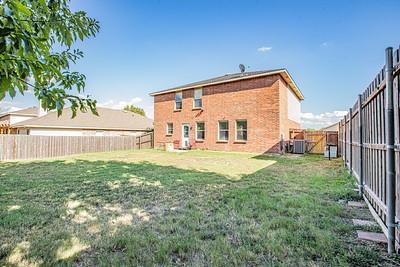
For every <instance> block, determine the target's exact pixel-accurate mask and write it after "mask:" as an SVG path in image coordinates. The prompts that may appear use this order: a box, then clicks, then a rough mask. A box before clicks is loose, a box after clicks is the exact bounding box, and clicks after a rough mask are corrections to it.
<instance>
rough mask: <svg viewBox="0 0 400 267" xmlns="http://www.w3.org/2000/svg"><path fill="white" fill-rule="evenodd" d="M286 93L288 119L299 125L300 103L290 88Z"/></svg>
mask: <svg viewBox="0 0 400 267" xmlns="http://www.w3.org/2000/svg"><path fill="white" fill-rule="evenodd" d="M287 92H288V93H287V94H288V100H287V103H288V118H289V120H292V121H295V122H298V123H300V114H301V102H300V100H299V99H298V98H297V96H296V95H295V94H294V93H293V91H292V90H291V89H290V88H288V89H287Z"/></svg>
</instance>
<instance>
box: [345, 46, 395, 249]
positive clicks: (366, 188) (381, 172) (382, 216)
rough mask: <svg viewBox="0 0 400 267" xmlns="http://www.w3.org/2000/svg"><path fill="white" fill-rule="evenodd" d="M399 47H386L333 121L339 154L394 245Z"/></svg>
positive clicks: (391, 245) (392, 246) (391, 244)
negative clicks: (374, 71)
mask: <svg viewBox="0 0 400 267" xmlns="http://www.w3.org/2000/svg"><path fill="white" fill-rule="evenodd" d="M399 83H400V52H399V49H396V50H395V51H394V53H393V49H392V48H387V49H386V63H385V66H384V67H383V68H382V69H381V70H380V71H379V73H378V75H377V76H376V77H375V79H374V80H373V81H372V82H371V84H370V85H369V86H368V87H367V89H366V90H365V91H364V92H363V93H362V94H360V95H359V96H358V99H357V101H356V103H355V104H354V106H353V107H352V108H350V109H349V113H348V114H347V115H346V116H345V117H344V119H343V120H342V121H341V122H340V125H339V143H340V145H341V146H340V149H339V151H340V153H341V155H342V158H343V160H344V162H345V165H346V166H347V168H348V169H349V171H350V173H351V174H352V175H354V177H355V178H356V180H357V182H358V185H359V192H360V195H361V196H362V197H363V198H364V200H365V201H366V203H367V204H368V207H369V209H370V210H371V213H372V214H373V215H374V217H375V219H376V220H377V222H378V223H379V225H380V226H381V228H382V230H383V232H384V233H385V235H386V237H387V238H388V252H389V253H392V252H394V251H395V250H396V249H398V248H399V241H400V231H399V228H398V224H397V222H398V218H399V217H400V170H399V168H400V150H399V148H400V136H399V132H400V121H399Z"/></svg>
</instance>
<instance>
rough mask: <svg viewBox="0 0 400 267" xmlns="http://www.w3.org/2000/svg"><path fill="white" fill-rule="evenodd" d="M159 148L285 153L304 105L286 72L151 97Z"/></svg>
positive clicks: (220, 80) (239, 76) (228, 78)
mask: <svg viewBox="0 0 400 267" xmlns="http://www.w3.org/2000/svg"><path fill="white" fill-rule="evenodd" d="M150 95H151V96H153V97H154V141H155V146H156V147H161V146H163V145H164V144H165V143H174V144H175V147H179V148H190V147H191V148H195V149H209V150H223V151H247V152H258V153H264V152H279V149H280V145H279V144H280V140H281V138H283V139H285V140H286V139H287V138H288V136H289V129H290V128H299V127H300V110H301V109H300V105H301V101H302V100H303V99H304V97H303V95H302V93H301V92H300V90H299V89H298V88H297V86H296V84H295V82H294V81H293V79H292V78H291V76H290V74H289V72H288V71H287V70H286V69H278V70H269V71H255V72H243V73H236V74H227V75H224V76H220V77H216V78H212V79H208V80H203V81H200V82H195V83H190V84H186V85H183V86H179V87H175V88H171V89H167V90H163V91H158V92H154V93H151V94H150Z"/></svg>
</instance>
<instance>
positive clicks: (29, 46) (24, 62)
mask: <svg viewBox="0 0 400 267" xmlns="http://www.w3.org/2000/svg"><path fill="white" fill-rule="evenodd" d="M69 2H70V0H19V1H18V0H0V100H2V99H3V98H4V97H5V96H7V95H9V96H10V97H14V96H15V95H16V94H17V93H20V94H22V95H23V94H24V93H26V92H27V91H28V90H32V91H33V93H34V95H35V96H36V97H37V98H38V99H40V100H41V104H42V107H43V108H45V109H47V110H53V109H56V110H57V111H58V112H59V114H61V111H62V108H63V107H64V105H66V104H70V105H71V108H72V110H73V116H75V114H76V111H77V109H80V110H81V111H82V112H86V111H88V110H91V111H92V112H93V113H95V114H96V100H94V99H91V98H90V96H82V94H83V93H84V88H85V81H86V77H85V75H83V74H81V73H79V72H75V71H71V70H70V65H71V63H73V64H75V62H76V61H77V60H78V59H81V58H82V57H83V53H82V51H80V50H79V49H73V48H72V45H73V44H74V43H75V42H76V41H78V40H81V41H83V40H84V39H86V38H88V37H91V36H95V35H96V34H97V33H98V31H99V29H100V27H99V23H98V21H96V20H95V19H93V18H89V17H88V16H87V15H86V13H85V12H84V11H77V12H73V11H71V9H70V7H69Z"/></svg>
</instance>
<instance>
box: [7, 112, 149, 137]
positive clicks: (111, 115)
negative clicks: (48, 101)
mask: <svg viewBox="0 0 400 267" xmlns="http://www.w3.org/2000/svg"><path fill="white" fill-rule="evenodd" d="M97 112H98V114H99V116H96V115H94V114H92V113H91V112H86V113H82V112H79V111H78V112H77V114H76V117H75V118H73V119H72V110H71V108H64V109H63V112H62V115H61V116H60V117H58V116H57V112H56V111H52V112H49V113H48V114H47V115H44V116H41V117H38V118H33V119H29V120H26V121H23V122H19V123H16V124H14V125H13V127H17V128H64V129H66V128H75V129H100V130H126V131H132V130H133V131H135V130H136V131H137V130H148V129H151V128H153V120H151V119H149V118H147V117H144V116H142V115H139V114H136V113H133V112H130V111H123V110H117V109H110V108H102V107H97Z"/></svg>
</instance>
